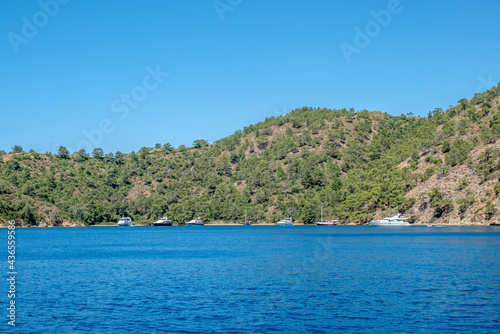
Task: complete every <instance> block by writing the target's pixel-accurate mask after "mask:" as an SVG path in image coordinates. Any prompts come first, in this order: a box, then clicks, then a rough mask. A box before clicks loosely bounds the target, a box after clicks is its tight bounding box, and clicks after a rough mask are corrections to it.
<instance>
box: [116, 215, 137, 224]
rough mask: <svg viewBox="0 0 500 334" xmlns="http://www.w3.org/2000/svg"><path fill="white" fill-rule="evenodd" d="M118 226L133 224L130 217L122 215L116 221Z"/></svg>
mask: <svg viewBox="0 0 500 334" xmlns="http://www.w3.org/2000/svg"><path fill="white" fill-rule="evenodd" d="M118 226H135V225H134V223H132V219H131V218H130V217H123V216H122V217H121V218H120V220H119V221H118Z"/></svg>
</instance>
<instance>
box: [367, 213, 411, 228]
mask: <svg viewBox="0 0 500 334" xmlns="http://www.w3.org/2000/svg"><path fill="white" fill-rule="evenodd" d="M406 219H408V218H404V217H401V216H400V214H399V213H398V214H397V215H395V216H392V217H385V218H384V219H380V220H374V221H371V222H368V223H369V224H370V225H372V226H388V227H391V226H411V225H410V223H409V222H407V221H405V220H406Z"/></svg>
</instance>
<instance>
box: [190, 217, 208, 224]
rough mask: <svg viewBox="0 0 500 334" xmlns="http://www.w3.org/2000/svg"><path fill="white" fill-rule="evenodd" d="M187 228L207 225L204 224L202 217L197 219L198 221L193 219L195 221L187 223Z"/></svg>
mask: <svg viewBox="0 0 500 334" xmlns="http://www.w3.org/2000/svg"><path fill="white" fill-rule="evenodd" d="M186 225H187V226H196V225H205V223H203V220H201V218H200V217H198V218H196V219H193V220H190V221H188V222H187V223H186Z"/></svg>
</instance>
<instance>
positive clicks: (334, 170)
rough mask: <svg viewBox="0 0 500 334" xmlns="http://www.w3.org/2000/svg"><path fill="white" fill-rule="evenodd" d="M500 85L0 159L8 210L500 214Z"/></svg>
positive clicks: (69, 218) (68, 220)
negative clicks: (437, 103)
mask: <svg viewBox="0 0 500 334" xmlns="http://www.w3.org/2000/svg"><path fill="white" fill-rule="evenodd" d="M499 99H500V84H498V85H497V86H496V87H493V88H492V89H490V90H488V91H486V92H484V93H482V94H476V95H475V96H474V98H472V99H471V100H469V101H468V100H466V99H462V100H460V101H459V102H458V105H456V106H454V107H452V108H450V109H448V110H446V111H442V110H440V109H436V110H434V111H433V112H429V114H428V117H425V118H423V117H412V116H411V115H401V116H390V115H388V114H384V113H381V112H378V111H367V110H363V111H359V112H355V111H354V110H353V109H349V110H348V109H341V110H331V109H326V108H323V109H318V108H307V107H304V108H301V109H296V110H293V111H291V112H290V113H288V114H287V115H284V116H279V117H271V118H267V119H266V120H265V121H263V122H260V123H257V124H254V125H250V126H248V127H246V128H244V129H243V130H241V131H237V132H235V133H234V134H233V135H231V136H229V137H226V138H223V139H221V140H218V141H216V142H214V143H213V144H212V145H207V143H206V142H204V141H203V140H199V141H196V143H195V144H196V145H195V146H194V147H190V148H186V147H183V146H181V147H179V148H177V149H173V148H171V147H170V145H164V148H162V149H153V148H147V147H143V148H142V149H141V150H139V152H138V153H134V152H131V153H129V154H123V153H120V152H116V153H115V154H111V153H110V154H101V152H99V151H96V154H95V157H89V155H88V154H86V153H85V152H82V151H80V152H75V153H73V154H71V155H69V154H67V153H69V152H64V150H61V151H60V154H54V155H51V154H39V153H13V154H7V155H4V156H3V160H2V159H1V158H0V219H1V220H2V221H3V223H4V224H5V223H6V221H7V220H11V219H16V220H17V221H19V222H20V223H22V224H24V225H56V226H58V225H68V224H72V223H85V224H97V223H101V222H109V221H116V220H117V219H118V218H119V216H121V215H122V214H124V215H129V216H131V217H132V218H133V219H134V221H137V222H139V223H141V222H142V223H147V222H151V221H153V220H155V219H156V218H158V217H161V216H163V215H165V214H167V215H168V216H169V217H170V218H171V219H172V220H173V221H174V222H177V223H182V222H185V221H186V220H189V219H192V218H193V217H196V216H201V217H202V218H203V219H204V220H224V221H241V220H242V219H243V216H244V213H245V210H247V212H248V217H249V218H251V219H253V220H255V221H257V220H258V221H267V222H271V221H276V220H278V219H280V218H282V217H284V216H288V215H290V214H295V216H294V218H295V219H296V220H298V221H300V222H304V223H311V222H313V221H314V220H316V219H318V218H319V211H320V207H323V208H324V209H323V212H324V216H325V217H327V216H331V217H332V218H338V219H339V220H341V221H343V222H344V223H364V222H366V221H367V220H369V219H373V218H380V217H382V216H385V215H388V214H393V213H396V212H403V213H405V214H406V215H408V216H410V217H411V220H412V221H413V222H417V223H428V222H430V221H432V222H434V223H450V224H451V223H454V224H468V223H476V222H481V223H490V222H498V220H499V216H498V214H497V212H498V208H499V192H500V185H499V176H500V171H499V168H500V159H499V157H500V144H499V143H500V141H499V140H498V139H499V138H500V102H499Z"/></svg>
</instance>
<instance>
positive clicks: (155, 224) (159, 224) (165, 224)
mask: <svg viewBox="0 0 500 334" xmlns="http://www.w3.org/2000/svg"><path fill="white" fill-rule="evenodd" d="M153 226H172V223H153Z"/></svg>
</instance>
